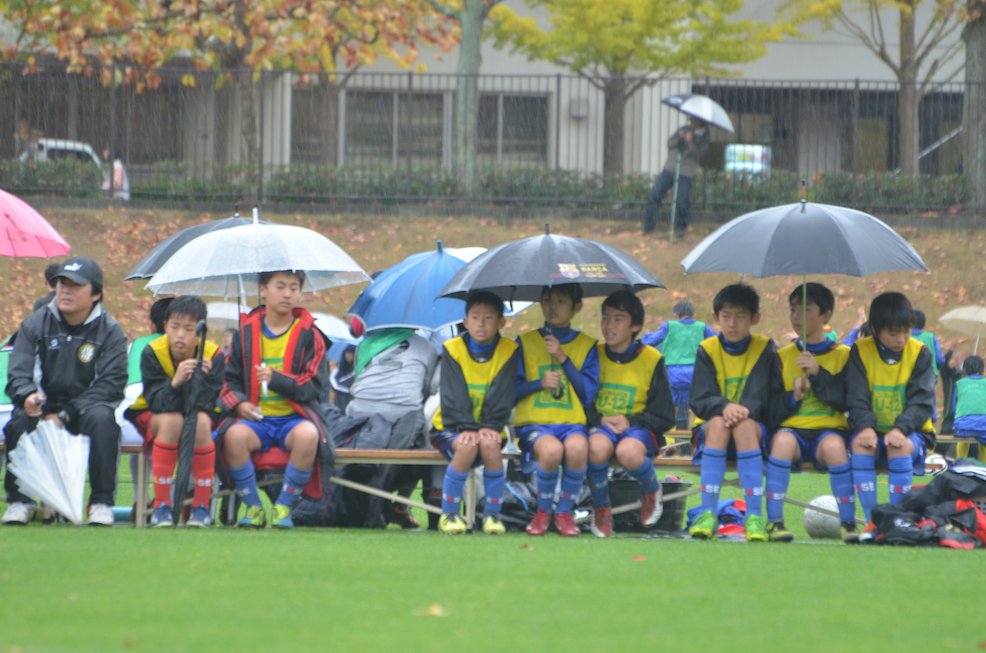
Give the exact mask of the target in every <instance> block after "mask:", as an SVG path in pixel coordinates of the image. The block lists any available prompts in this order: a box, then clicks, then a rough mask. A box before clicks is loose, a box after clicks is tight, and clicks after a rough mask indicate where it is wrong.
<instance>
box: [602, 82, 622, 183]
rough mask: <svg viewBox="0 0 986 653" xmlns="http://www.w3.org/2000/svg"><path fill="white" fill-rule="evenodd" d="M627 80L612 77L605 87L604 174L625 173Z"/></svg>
mask: <svg viewBox="0 0 986 653" xmlns="http://www.w3.org/2000/svg"><path fill="white" fill-rule="evenodd" d="M626 88H627V80H626V78H625V77H622V76H619V77H610V78H609V79H607V80H606V83H605V86H604V87H603V95H604V98H605V102H606V107H605V109H604V110H603V111H604V113H603V174H605V175H622V174H623V134H624V129H623V116H624V114H625V112H626V106H627V97H626Z"/></svg>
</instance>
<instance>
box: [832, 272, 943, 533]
mask: <svg viewBox="0 0 986 653" xmlns="http://www.w3.org/2000/svg"><path fill="white" fill-rule="evenodd" d="M913 320H914V312H913V310H912V308H911V302H910V301H908V299H907V297H905V296H904V295H903V294H901V293H899V292H885V293H883V294H881V295H878V296H877V297H876V298H875V299H874V300H873V301H872V302H871V303H870V314H869V325H870V329H871V331H872V333H873V335H872V336H870V337H867V338H860V339H859V340H857V341H856V344H854V345H853V347H852V352H851V353H850V354H849V363H848V364H847V365H846V404H847V406H848V407H849V432H850V433H852V440H851V442H850V449H851V450H852V460H851V462H852V476H853V483H854V484H855V486H856V494H857V495H858V496H859V503H860V505H861V506H863V512H864V513H865V515H866V519H867V521H869V519H870V511H871V510H872V509H873V506H875V505H876V464H877V462H886V464H887V480H888V484H889V485H890V503H892V504H894V505H899V504H900V503H901V501H903V499H904V495H905V494H906V493H907V492H908V491H909V490H910V489H911V480H912V478H913V475H914V474H915V473H917V474H923V473H924V456H925V453H926V452H927V451H928V450H931V449H934V447H935V432H934V427H933V425H932V423H931V413H932V411H933V410H934V405H935V377H934V375H933V374H934V373H933V372H932V354H931V352H930V351H928V348H927V347H925V346H924V344H923V343H921V341H919V340H917V339H916V338H913V337H912V336H911V327H912V325H913Z"/></svg>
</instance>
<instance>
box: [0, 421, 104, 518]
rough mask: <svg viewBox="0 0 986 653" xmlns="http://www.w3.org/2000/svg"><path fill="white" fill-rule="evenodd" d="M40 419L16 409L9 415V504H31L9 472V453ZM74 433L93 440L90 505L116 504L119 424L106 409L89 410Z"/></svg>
mask: <svg viewBox="0 0 986 653" xmlns="http://www.w3.org/2000/svg"><path fill="white" fill-rule="evenodd" d="M37 424H38V418H36V417H29V416H28V415H27V413H25V412H24V409H22V408H17V409H15V410H14V412H13V413H12V414H11V416H10V421H9V422H7V424H6V426H4V427H3V435H4V437H5V438H6V445H5V447H6V451H5V456H6V460H7V475H6V477H5V478H4V481H3V487H4V489H5V490H6V491H7V501H8V502H10V503H13V502H15V501H17V502H21V503H29V502H30V501H31V500H32V499H31V497H28V496H25V495H24V494H23V493H22V492H21V491H20V488H18V487H17V477H16V476H15V475H14V474H13V472H11V471H10V452H11V451H13V449H14V448H15V447H16V446H17V441H18V440H20V438H21V436H22V435H23V434H25V433H30V432H31V431H33V430H34V429H35V428H37ZM68 430H69V431H70V432H71V433H84V434H86V435H88V436H89V438H90V445H89V485H90V487H91V488H92V492H91V494H90V497H89V503H90V504H93V503H105V504H106V505H109V506H112V505H113V496H114V494H115V493H116V468H117V464H118V462H119V457H120V425H119V424H117V422H116V416H115V415H114V414H113V411H112V410H111V409H109V408H107V407H105V406H94V407H91V408H87V409H86V411H85V413H83V414H82V415H80V416H79V419H78V424H73V425H71V426H70V427H69V429H68Z"/></svg>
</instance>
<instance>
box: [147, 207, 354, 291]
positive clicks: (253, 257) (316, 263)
mask: <svg viewBox="0 0 986 653" xmlns="http://www.w3.org/2000/svg"><path fill="white" fill-rule="evenodd" d="M279 270H294V271H300V272H304V273H305V285H304V290H307V291H315V290H322V289H325V288H333V287H336V286H343V285H346V284H350V283H360V282H362V281H369V280H370V277H369V276H368V275H367V274H366V272H364V271H363V268H361V267H360V266H359V265H358V264H357V263H356V261H354V260H353V259H352V258H351V257H350V256H349V254H347V253H346V252H345V251H343V249H342V248H341V247H339V246H338V245H336V244H335V243H334V242H332V241H331V240H329V239H328V238H326V237H325V236H323V235H322V234H320V233H318V232H316V231H312V230H311V229H306V228H304V227H295V226H291V225H282V224H272V223H256V222H255V223H253V224H248V225H246V226H243V227H237V228H236V229H224V230H221V231H212V232H209V233H206V234H203V235H201V236H199V237H197V238H194V239H192V240H190V241H189V242H188V243H186V244H185V245H184V246H183V247H181V248H180V249H179V250H178V251H176V252H175V253H174V254H173V255H172V256H171V258H169V259H168V260H167V261H166V262H165V263H164V264H163V265H162V266H161V268H160V269H159V270H158V271H157V272H156V273H155V274H154V276H153V277H151V279H150V281H148V283H147V287H148V288H149V289H150V290H152V291H153V292H154V293H155V294H160V293H166V294H175V295H180V294H188V295H204V296H208V297H231V296H239V297H245V296H246V295H247V294H248V293H256V292H257V290H258V284H257V274H258V273H260V272H277V271H279Z"/></svg>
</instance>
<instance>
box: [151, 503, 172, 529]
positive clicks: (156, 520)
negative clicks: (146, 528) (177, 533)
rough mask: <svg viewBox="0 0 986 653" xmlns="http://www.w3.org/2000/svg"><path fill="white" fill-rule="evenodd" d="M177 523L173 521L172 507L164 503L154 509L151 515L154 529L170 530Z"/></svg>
mask: <svg viewBox="0 0 986 653" xmlns="http://www.w3.org/2000/svg"><path fill="white" fill-rule="evenodd" d="M174 525H175V522H174V521H172V519H171V506H169V505H168V504H166V503H162V504H161V505H160V506H158V507H157V508H155V509H154V512H153V513H152V514H151V526H152V527H154V528H169V527H171V526H174Z"/></svg>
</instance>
